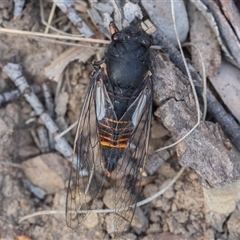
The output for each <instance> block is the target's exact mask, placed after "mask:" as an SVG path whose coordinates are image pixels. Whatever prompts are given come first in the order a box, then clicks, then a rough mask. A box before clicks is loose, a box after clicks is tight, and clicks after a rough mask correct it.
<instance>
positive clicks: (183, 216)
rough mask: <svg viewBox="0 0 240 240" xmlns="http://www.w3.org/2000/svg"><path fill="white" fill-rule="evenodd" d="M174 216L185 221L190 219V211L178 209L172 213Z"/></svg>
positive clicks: (180, 221)
mask: <svg viewBox="0 0 240 240" xmlns="http://www.w3.org/2000/svg"><path fill="white" fill-rule="evenodd" d="M172 216H174V218H175V219H176V220H177V221H178V222H179V223H185V222H186V221H188V216H189V214H188V212H187V211H178V212H175V213H173V214H172Z"/></svg>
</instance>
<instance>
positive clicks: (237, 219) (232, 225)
mask: <svg viewBox="0 0 240 240" xmlns="http://www.w3.org/2000/svg"><path fill="white" fill-rule="evenodd" d="M227 226H228V231H229V232H230V233H231V238H232V239H233V237H235V238H236V239H239V238H240V211H239V210H235V211H234V212H233V213H232V215H231V216H230V218H229V220H228V222H227Z"/></svg>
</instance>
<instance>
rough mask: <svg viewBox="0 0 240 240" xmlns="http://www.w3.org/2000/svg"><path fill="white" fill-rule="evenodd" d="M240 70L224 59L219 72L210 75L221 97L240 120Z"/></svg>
mask: <svg viewBox="0 0 240 240" xmlns="http://www.w3.org/2000/svg"><path fill="white" fill-rule="evenodd" d="M239 76H240V70H239V69H238V68H236V67H234V66H233V65H231V64H230V63H228V62H226V61H224V60H223V61H222V64H221V67H220V71H219V73H218V74H217V75H216V76H214V77H210V81H211V83H212V84H213V86H214V88H215V89H216V91H217V92H218V94H219V95H220V97H221V99H222V100H223V102H224V103H225V105H226V106H227V107H228V109H229V110H230V111H231V112H232V114H233V115H234V116H235V118H236V119H237V120H238V121H239V122H240V108H239V104H240V81H239Z"/></svg>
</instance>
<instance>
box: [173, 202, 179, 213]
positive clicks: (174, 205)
mask: <svg viewBox="0 0 240 240" xmlns="http://www.w3.org/2000/svg"><path fill="white" fill-rule="evenodd" d="M177 210H178V209H177V205H176V204H175V203H173V204H172V208H171V211H172V212H176V211H177Z"/></svg>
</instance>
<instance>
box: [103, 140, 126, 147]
mask: <svg viewBox="0 0 240 240" xmlns="http://www.w3.org/2000/svg"><path fill="white" fill-rule="evenodd" d="M100 144H101V145H102V146H104V147H112V148H126V146H127V144H126V143H120V144H117V145H114V144H112V143H110V142H107V141H100Z"/></svg>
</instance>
